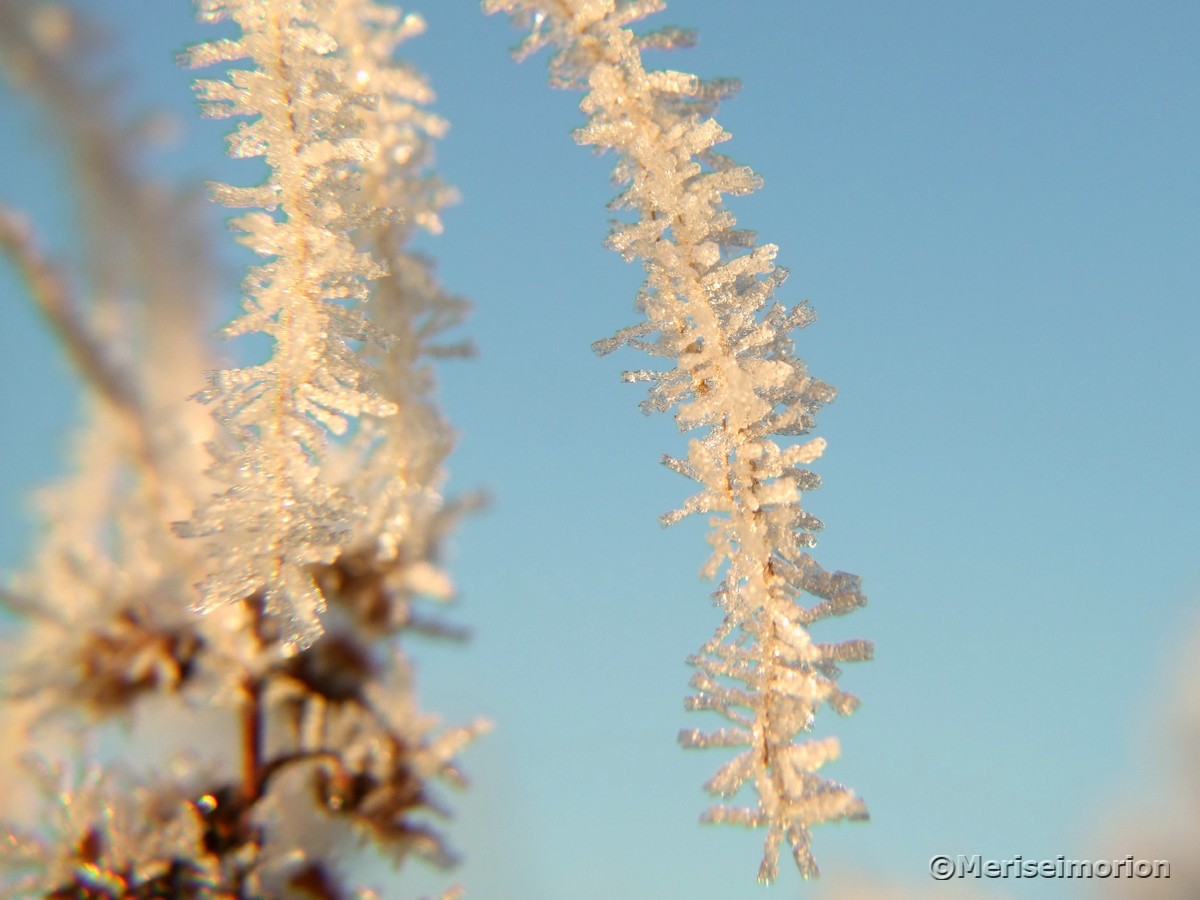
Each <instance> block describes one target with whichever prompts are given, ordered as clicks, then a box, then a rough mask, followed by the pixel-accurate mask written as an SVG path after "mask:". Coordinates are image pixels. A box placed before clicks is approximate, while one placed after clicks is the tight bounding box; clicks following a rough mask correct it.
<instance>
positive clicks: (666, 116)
mask: <svg viewBox="0 0 1200 900" xmlns="http://www.w3.org/2000/svg"><path fill="white" fill-rule="evenodd" d="M664 5H665V4H663V3H661V2H659V0H630V2H616V0H485V2H484V7H485V9H486V10H487V11H488V12H496V11H504V12H507V13H509V14H510V15H513V16H514V17H515V18H517V19H518V20H519V24H521V25H522V26H525V27H528V28H529V29H530V33H529V35H528V37H526V39H525V40H524V42H523V43H522V44H521V46H520V47H519V48H518V49H517V51H516V55H517V56H518V58H522V57H524V56H527V55H529V54H530V53H533V52H535V51H537V50H538V49H540V48H541V47H543V46H550V47H552V48H553V49H554V55H553V57H552V59H551V62H550V70H551V80H552V82H553V83H554V84H555V85H556V86H558V87H574V88H580V89H583V90H584V91H585V92H586V93H585V96H584V99H583V101H582V103H581V104H580V108H581V109H582V110H583V111H584V112H585V113H586V114H587V115H588V122H587V124H586V125H585V126H584V127H583V128H581V129H579V130H578V131H577V132H576V135H575V138H576V140H577V141H578V142H579V143H581V144H585V145H590V146H593V147H595V148H597V149H599V150H611V151H613V152H614V153H615V154H616V155H617V163H616V168H615V171H614V180H615V181H616V182H617V183H619V184H622V185H626V186H627V187H626V189H625V191H624V192H623V193H622V194H621V195H620V196H618V197H617V198H616V199H615V200H614V201H613V202H612V204H611V207H612V208H614V209H618V210H621V209H625V210H631V211H632V212H633V214H634V221H633V222H631V223H617V224H615V225H614V227H613V230H612V233H611V235H610V237H609V239H608V245H609V246H610V247H611V248H612V249H614V250H616V251H618V252H619V253H621V255H622V256H623V257H624V258H625V259H627V260H633V259H640V260H641V261H642V264H643V266H644V267H645V269H646V273H647V275H646V282H645V285H644V286H643V288H642V290H641V293H640V294H639V297H638V308H639V309H640V310H641V311H642V312H643V313H644V314H645V316H646V320H645V321H644V322H642V323H641V324H638V325H634V326H632V327H630V328H626V329H623V330H622V331H621V332H619V333H618V334H617V335H616V336H615V337H614V338H612V339H610V340H607V341H601V342H598V344H597V345H596V349H597V351H598V352H600V353H607V352H610V351H612V350H615V349H616V348H617V347H619V346H621V345H629V346H631V347H634V348H637V349H640V350H643V351H645V352H647V353H650V354H651V355H654V356H658V357H663V358H666V359H668V360H672V361H674V368H672V369H669V370H667V371H657V370H636V371H630V372H626V373H625V375H624V379H625V380H626V381H640V382H650V383H651V385H652V386H651V388H650V397H649V399H648V400H647V401H645V402H644V403H643V404H642V408H643V410H644V411H646V412H653V411H665V410H668V409H671V408H676V409H677V411H676V415H675V418H676V421H677V422H678V424H679V426H680V428H681V429H683V430H685V431H687V430H692V429H698V428H703V429H706V432H705V434H704V436H703V437H701V438H699V439H693V440H691V441H690V442H689V444H688V452H687V458H686V459H675V458H671V457H665V458H664V460H663V461H664V463H665V464H666V465H667V466H668V467H670V468H671V469H673V470H674V471H676V472H678V473H680V474H682V475H685V476H686V477H688V478H690V479H692V480H694V481H696V482H698V483H699V484H700V485H701V490H700V492H699V493H697V494H696V495H695V496H693V497H691V498H690V499H688V500H687V502H686V503H685V504H684V505H683V506H682V508H680V509H679V510H677V511H675V512H673V513H668V514H667V515H665V516H664V517H663V522H664V524H671V523H673V522H676V521H678V520H679V519H681V518H683V517H685V516H687V515H690V514H693V513H707V514H711V516H712V517H711V519H710V521H711V524H712V528H713V530H712V532H711V533H710V535H709V542H710V543H711V544H712V546H713V554H712V557H711V558H710V560H709V562H708V563H707V565H706V566H705V568H704V574H705V576H706V577H710V578H711V577H715V576H716V575H717V574H718V573H719V572H720V570H721V569H722V567H724V575H723V577H722V580H721V585H720V587H719V588H718V590H717V592H716V597H717V599H718V601H719V602H720V605H721V606H722V607H723V608H724V610H725V612H726V617H725V621H724V623H723V624H722V626H721V627H720V629H719V630H718V631H717V634H716V636H715V637H714V638H713V639H712V640H711V641H709V642H708V643H707V644H705V645H704V647H703V648H702V649H701V652H700V653H699V654H698V655H696V656H695V657H693V658H692V659H691V660H690V661H691V663H692V665H694V666H695V667H696V668H697V669H698V672H697V673H696V675H695V677H694V678H693V679H692V686H693V687H694V688H695V689H696V692H697V693H696V694H695V695H694V696H692V697H691V698H689V701H688V707H689V708H690V709H696V710H712V711H715V712H718V713H720V714H722V715H723V716H725V717H726V718H728V719H729V720H731V722H732V723H733V725H734V727H733V728H731V729H723V730H721V731H718V732H715V733H709V734H705V733H702V732H700V731H693V730H689V731H685V732H683V733H682V734H681V735H680V740H681V741H682V743H684V744H685V745H686V746H692V747H708V746H735V747H743V748H745V749H743V750H742V751H741V753H740V754H739V755H738V756H737V757H735V759H733V760H732V761H731V762H729V763H728V764H726V765H725V766H723V767H722V768H721V769H720V771H718V772H717V774H716V775H715V776H714V777H713V778H712V779H711V780H710V781H709V782H708V784H707V788H708V790H709V791H711V792H712V793H713V794H716V795H717V796H719V797H721V798H724V799H733V798H734V797H735V796H736V795H737V794H738V793H739V792H740V791H741V789H742V787H743V786H745V785H750V786H752V787H753V789H754V791H755V793H756V794H757V802H756V803H755V804H754V805H752V806H734V805H730V804H725V803H722V804H719V805H717V806H714V807H713V808H711V809H710V810H709V811H708V812H707V813H706V814H705V819H706V820H707V821H712V822H732V823H738V824H742V825H747V826H753V827H763V828H765V829H766V831H767V837H766V847H765V852H764V856H763V862H762V865H761V867H760V869H759V877H760V879H761V880H763V881H771V880H773V879H774V878H775V877H776V874H777V862H776V860H777V857H778V851H779V847H780V844H781V843H782V841H783V840H784V839H785V838H786V840H787V841H788V843H789V844H790V845H791V846H792V850H793V854H794V856H795V859H796V862H797V864H798V866H799V868H800V871H801V874H803V875H804V876H805V877H808V876H810V875H815V874H817V868H816V864H815V862H814V861H813V859H812V855H811V853H810V851H809V843H810V833H809V828H810V827H811V826H812V825H814V824H817V823H819V822H822V821H826V820H831V819H844V818H848V819H860V818H865V817H866V807H865V806H864V804H863V802H862V801H861V800H860V799H859V798H857V797H856V796H855V795H854V794H853V793H852V792H851V791H849V790H848V789H846V788H844V787H842V786H841V785H839V784H837V783H836V782H833V781H830V780H827V779H825V778H823V777H821V776H819V775H817V774H815V773H816V770H817V769H818V768H820V767H821V766H822V765H823V764H824V763H825V762H827V761H829V760H831V759H833V758H835V757H836V756H837V755H838V742H837V740H836V738H832V737H830V738H824V739H810V740H799V739H798V735H801V734H804V733H807V732H809V731H810V730H811V729H812V727H813V721H814V714H815V712H816V710H817V708H818V707H819V706H821V705H822V704H825V703H827V704H829V705H830V706H831V707H832V708H833V709H834V710H835V711H837V712H839V713H841V714H843V715H846V714H848V713H850V712H851V711H853V709H854V708H855V706H856V705H857V703H858V701H857V699H856V698H854V697H853V696H851V695H849V694H846V693H844V692H842V691H841V690H839V688H838V687H837V682H836V678H837V675H838V669H837V664H838V663H840V662H849V661H856V660H863V659H869V658H870V656H871V653H872V650H871V645H870V643H868V642H866V641H857V640H855V641H846V642H844V643H840V644H821V643H816V642H814V641H813V639H812V638H811V636H810V634H809V631H808V627H809V626H810V625H811V624H813V623H814V622H816V621H818V620H819V619H822V618H825V617H827V616H829V615H839V614H842V613H845V612H849V611H850V610H852V609H855V608H857V607H858V606H861V605H862V604H863V603H865V600H866V598H865V597H864V596H863V595H862V593H861V591H860V590H859V581H858V579H857V578H856V577H855V576H851V575H847V574H845V573H840V572H839V573H834V574H832V575H831V574H829V573H827V572H825V571H824V570H823V569H821V568H820V566H818V565H817V564H816V562H815V561H814V560H813V559H812V558H811V557H810V556H809V554H808V553H807V552H806V549H807V548H808V547H810V546H812V544H813V543H814V538H813V536H812V532H814V531H816V530H818V529H819V528H820V527H821V523H820V522H819V521H818V520H817V519H816V518H815V517H813V516H812V515H810V514H808V513H807V512H805V511H804V510H803V509H802V507H801V494H802V492H803V491H805V490H812V489H814V488H815V487H816V486H817V485H818V484H819V480H818V479H817V476H816V475H815V474H814V473H812V472H811V471H809V470H808V469H807V468H806V467H807V466H808V465H809V464H810V463H812V462H814V461H815V460H816V459H817V458H818V457H820V455H821V453H822V452H823V451H824V448H825V441H824V439H822V438H815V439H812V440H809V441H807V442H806V443H803V444H799V445H791V446H781V445H780V444H779V443H778V442H776V441H775V440H774V436H790V435H803V434H807V433H808V432H809V431H810V429H811V428H812V426H813V424H814V423H813V414H814V413H815V412H816V410H817V409H818V408H819V407H820V406H821V405H823V404H825V403H827V402H829V401H830V400H832V399H833V397H834V391H833V389H832V388H831V387H830V386H829V385H826V384H824V383H822V382H821V381H819V380H817V379H815V378H812V377H811V376H809V375H808V373H807V371H806V369H805V366H804V363H803V361H802V360H800V359H799V358H798V357H796V356H795V355H794V353H793V347H792V341H791V338H790V337H789V332H791V331H792V330H793V329H794V328H797V327H802V326H804V325H806V324H808V323H809V322H810V321H812V318H813V317H812V314H811V312H810V311H809V309H808V307H807V306H806V305H805V304H803V303H802V304H800V305H799V306H796V307H794V308H793V309H791V310H787V309H785V308H784V307H782V306H780V305H779V304H778V303H772V302H771V300H772V295H773V293H774V291H775V289H776V288H777V287H778V286H779V285H780V284H782V282H783V280H784V278H785V277H786V274H787V273H786V270H784V269H782V268H780V267H778V266H776V265H775V264H774V262H773V260H774V258H775V254H776V251H777V248H776V247H775V246H774V245H773V244H763V245H757V244H756V239H755V236H754V235H753V233H750V232H746V231H740V230H737V229H735V227H734V226H735V221H734V217H733V215H732V213H731V212H729V211H728V210H727V209H725V208H724V206H723V204H722V200H721V196H722V194H733V195H737V194H746V193H749V192H751V191H753V190H755V189H757V188H758V187H759V186H760V184H761V181H760V179H759V178H758V176H757V175H755V174H754V172H753V171H752V170H751V169H749V168H748V167H745V166H738V165H735V164H734V163H733V162H732V161H731V160H730V159H729V158H728V157H725V156H722V155H720V154H718V153H716V152H715V151H714V150H713V147H714V146H715V145H716V144H718V143H720V142H722V141H725V140H727V139H728V138H729V134H728V133H726V132H725V131H724V130H723V129H722V128H721V126H720V125H719V124H717V122H716V121H715V120H714V119H713V118H711V115H712V113H713V111H714V110H715V108H716V104H717V101H718V100H719V99H720V98H721V97H722V96H724V95H727V94H729V93H731V91H732V90H733V89H734V87H735V85H733V84H732V83H729V82H712V83H706V82H703V81H701V80H700V79H698V78H697V77H696V76H694V75H689V74H686V73H683V72H673V71H647V70H646V69H645V68H644V66H643V64H642V59H641V51H642V50H643V49H665V48H672V47H678V46H683V45H687V44H688V43H691V42H692V41H693V40H694V36H693V35H692V34H690V33H688V32H684V31H681V30H679V29H674V28H669V29H664V30H662V31H658V32H653V33H650V34H645V35H636V34H634V32H632V31H631V30H629V29H628V28H627V27H625V26H627V25H629V24H630V23H632V22H634V21H637V20H639V19H641V18H643V17H644V16H646V15H648V14H650V13H652V12H657V11H659V10H660V9H662V8H664ZM804 592H807V593H809V594H811V595H814V596H816V597H817V598H819V599H820V600H821V601H822V602H820V603H817V604H816V605H814V606H812V607H808V608H805V607H804V606H801V605H799V603H798V600H799V599H800V596H801V594H802V593H804ZM739 683H740V684H739Z"/></svg>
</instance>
